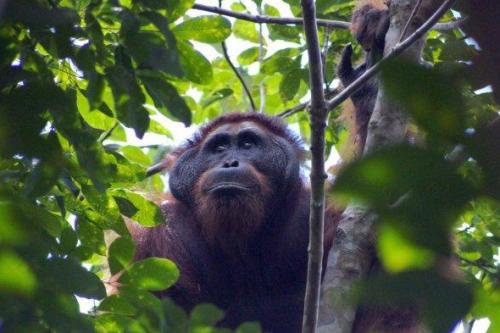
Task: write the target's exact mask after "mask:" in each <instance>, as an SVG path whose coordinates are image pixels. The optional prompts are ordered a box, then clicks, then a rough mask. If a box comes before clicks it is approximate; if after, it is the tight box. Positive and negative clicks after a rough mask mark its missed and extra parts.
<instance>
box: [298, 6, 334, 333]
mask: <svg viewBox="0 0 500 333" xmlns="http://www.w3.org/2000/svg"><path fill="white" fill-rule="evenodd" d="M301 5H302V12H303V14H304V33H305V37H306V44H307V54H308V58H309V85H310V89H311V112H310V117H311V120H310V126H311V154H312V156H311V202H310V207H311V208H310V215H309V247H308V261H307V283H306V293H305V297H304V318H303V322H302V333H314V332H316V326H317V323H318V311H319V298H320V290H321V270H322V263H323V237H324V235H323V232H324V219H325V180H326V178H327V176H326V172H325V128H326V118H327V117H328V110H327V109H326V101H325V94H324V91H323V81H324V80H323V63H322V59H321V49H320V44H319V39H318V29H317V23H316V8H315V5H314V0H302V1H301Z"/></svg>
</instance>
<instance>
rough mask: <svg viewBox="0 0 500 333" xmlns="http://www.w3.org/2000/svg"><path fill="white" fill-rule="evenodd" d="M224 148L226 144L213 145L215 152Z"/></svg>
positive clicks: (219, 151)
mask: <svg viewBox="0 0 500 333" xmlns="http://www.w3.org/2000/svg"><path fill="white" fill-rule="evenodd" d="M226 149H227V147H226V145H223V144H218V145H216V146H215V147H214V152H216V153H222V152H223V151H224V150H226Z"/></svg>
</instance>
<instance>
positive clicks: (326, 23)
mask: <svg viewBox="0 0 500 333" xmlns="http://www.w3.org/2000/svg"><path fill="white" fill-rule="evenodd" d="M192 8H193V9H196V10H202V11H204V12H209V13H214V14H219V15H224V16H228V17H234V18H237V19H240V20H244V21H250V22H254V23H271V24H294V25H301V24H303V22H304V20H303V18H301V17H273V16H265V15H251V14H247V13H240V12H235V11H232V10H228V9H224V8H220V7H216V6H207V5H202V4H199V3H195V4H194V5H193V7H192ZM464 22H465V19H459V20H456V21H452V22H445V23H437V24H436V25H435V26H434V29H435V30H438V31H448V30H453V29H456V28H460V27H461V26H462V25H463V23H464ZM316 23H317V24H318V26H322V27H331V28H339V29H349V28H350V27H351V23H350V22H345V21H338V20H327V19H316Z"/></svg>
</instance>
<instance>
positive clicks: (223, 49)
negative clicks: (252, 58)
mask: <svg viewBox="0 0 500 333" xmlns="http://www.w3.org/2000/svg"><path fill="white" fill-rule="evenodd" d="M221 46H222V54H223V55H224V58H225V59H226V61H227V63H228V64H229V66H230V67H231V69H232V70H233V72H234V73H235V74H236V76H237V77H238V80H240V82H241V85H242V86H243V90H245V94H246V95H247V97H248V100H249V101H250V111H252V112H254V111H255V110H257V108H256V107H255V102H254V101H253V98H252V94H250V90H249V89H248V87H247V84H246V82H245V80H244V79H243V76H241V74H240V72H239V71H238V69H237V68H236V67H235V66H234V64H233V62H232V61H231V59H230V58H229V54H228V53H227V47H226V42H222V43H221Z"/></svg>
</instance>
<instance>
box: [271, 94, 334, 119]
mask: <svg viewBox="0 0 500 333" xmlns="http://www.w3.org/2000/svg"><path fill="white" fill-rule="evenodd" d="M339 91H340V90H339V89H333V90H330V89H326V90H325V98H331V97H333V96H335V95H336V94H338V93H339ZM310 104H311V101H307V102H304V103H300V104H298V105H296V106H294V107H292V108H290V109H287V110H285V111H283V112H281V113H279V114H278V115H277V116H278V117H281V118H287V117H290V116H292V115H294V114H296V113H298V112H300V111H302V110H304V109H306V108H307V107H309V105H310Z"/></svg>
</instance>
